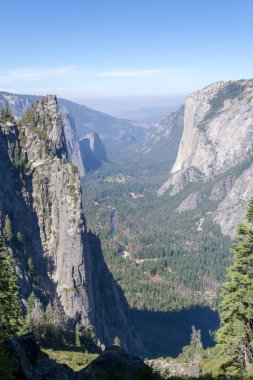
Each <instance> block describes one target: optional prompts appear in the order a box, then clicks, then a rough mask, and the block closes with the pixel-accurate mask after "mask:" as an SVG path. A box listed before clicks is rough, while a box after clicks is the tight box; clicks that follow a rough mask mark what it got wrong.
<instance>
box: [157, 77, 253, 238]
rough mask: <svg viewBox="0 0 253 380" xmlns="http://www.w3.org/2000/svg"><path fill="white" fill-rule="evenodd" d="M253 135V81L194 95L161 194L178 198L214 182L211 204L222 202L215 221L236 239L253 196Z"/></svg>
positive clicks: (227, 84) (221, 85) (218, 85)
mask: <svg viewBox="0 0 253 380" xmlns="http://www.w3.org/2000/svg"><path fill="white" fill-rule="evenodd" d="M252 135H253V81H252V80H241V81H228V82H218V83H214V84H212V85H210V86H208V87H206V88H204V89H203V90H201V91H198V92H196V93H194V94H192V95H190V96H189V97H188V98H187V100H186V104H185V113H184V131H183V135H182V139H181V142H180V146H179V150H178V155H177V159H176V161H175V163H174V165H173V168H172V170H171V173H170V176H169V179H168V181H167V182H166V183H165V184H164V185H163V186H162V187H161V188H160V190H159V191H158V195H162V194H163V193H164V192H165V191H167V190H169V191H170V194H171V195H175V194H177V193H178V192H180V191H181V190H183V189H184V188H185V187H186V186H187V185H188V184H190V183H192V182H200V181H202V182H209V181H210V182H213V189H212V194H211V195H210V199H211V200H216V201H219V202H221V204H220V205H219V208H218V211H217V213H216V214H215V220H216V221H217V222H219V224H220V225H221V227H222V230H223V232H224V233H228V234H233V232H234V226H235V225H236V223H238V222H239V220H240V218H241V217H242V215H243V214H244V212H245V205H246V203H247V201H248V199H249V196H250V195H252V185H251V179H250V177H251V176H250V172H251V170H252V169H251V170H250V169H249V166H250V164H251V162H252V153H253V146H252ZM217 179H219V180H218V181H217ZM240 187H241V191H240V190H239V189H240ZM232 210H233V211H232Z"/></svg>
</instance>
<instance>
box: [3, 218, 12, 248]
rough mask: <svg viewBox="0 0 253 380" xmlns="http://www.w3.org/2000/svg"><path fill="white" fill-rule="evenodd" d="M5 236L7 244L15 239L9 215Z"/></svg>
mask: <svg viewBox="0 0 253 380" xmlns="http://www.w3.org/2000/svg"><path fill="white" fill-rule="evenodd" d="M3 235H4V238H5V240H6V241H7V242H10V241H11V240H12V239H13V233H12V226H11V220H10V218H9V216H8V215H6V217H5V221H4V228H3Z"/></svg>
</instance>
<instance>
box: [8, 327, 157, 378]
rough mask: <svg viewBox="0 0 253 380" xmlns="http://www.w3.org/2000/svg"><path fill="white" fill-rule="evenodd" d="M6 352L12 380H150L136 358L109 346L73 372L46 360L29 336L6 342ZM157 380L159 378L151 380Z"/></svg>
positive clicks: (118, 348)
mask: <svg viewBox="0 0 253 380" xmlns="http://www.w3.org/2000/svg"><path fill="white" fill-rule="evenodd" d="M5 348H6V351H7V352H8V354H9V355H10V356H11V358H12V359H13V360H15V371H14V373H13V375H14V379H15V380H88V379H94V380H96V379H97V380H100V379H108V380H109V379H120V378H121V376H124V379H125V378H126V379H129V380H131V379H132V380H134V379H137V378H139V376H140V375H142V377H141V378H143V379H144V378H145V379H146V378H147V379H151V378H153V377H151V376H152V370H151V369H150V368H149V367H148V366H147V365H145V364H144V362H143V361H142V360H141V359H140V358H138V357H137V356H131V355H129V354H128V353H127V352H126V351H125V350H124V349H123V348H121V347H118V346H115V345H114V346H110V347H108V348H107V349H106V350H105V351H104V352H102V353H101V354H100V355H99V356H98V357H97V358H96V359H95V360H93V361H92V362H91V363H90V364H89V365H88V366H87V367H85V368H84V369H82V370H81V371H79V372H74V371H73V370H72V369H71V368H69V367H68V366H67V365H66V364H60V363H57V362H56V361H54V360H52V359H49V357H48V355H47V354H45V353H44V352H42V351H41V350H40V347H39V345H38V343H37V342H36V338H35V336H34V335H33V334H32V333H28V334H26V335H23V336H20V337H18V338H15V339H12V340H9V341H7V342H6V343H5ZM154 378H155V379H158V378H159V377H158V376H156V377H155V376H154Z"/></svg>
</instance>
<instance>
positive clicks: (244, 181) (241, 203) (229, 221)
mask: <svg viewBox="0 0 253 380" xmlns="http://www.w3.org/2000/svg"><path fill="white" fill-rule="evenodd" d="M252 178H253V164H252V165H251V166H250V167H249V168H248V169H246V170H245V171H243V173H242V174H241V175H240V176H239V177H238V178H237V180H236V181H235V182H234V184H233V186H232V188H231V190H230V191H229V192H228V193H227V196H226V197H225V198H224V199H223V201H222V202H221V203H220V204H219V207H218V209H217V211H216V212H215V214H214V220H215V221H216V222H217V223H219V224H220V226H221V230H222V232H223V233H224V234H225V235H230V236H234V235H235V233H236V225H237V224H238V223H239V222H243V221H244V220H243V217H244V215H245V213H246V209H247V204H248V201H249V199H250V197H251V196H252V195H253V181H252Z"/></svg>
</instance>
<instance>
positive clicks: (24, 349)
mask: <svg viewBox="0 0 253 380" xmlns="http://www.w3.org/2000/svg"><path fill="white" fill-rule="evenodd" d="M6 349H7V351H8V353H9V354H10V356H11V358H12V359H14V360H15V372H14V379H16V380H21V379H24V380H78V379H79V377H78V375H77V374H76V373H75V372H74V371H73V370H72V369H71V368H69V367H68V366H66V365H64V364H59V363H56V362H55V361H54V360H51V359H49V357H48V356H47V355H46V354H45V353H44V352H42V351H41V350H40V347H39V345H38V343H37V342H36V339H35V336H34V335H33V334H32V333H29V334H26V335H23V336H21V337H19V338H16V339H12V340H10V341H8V342H6Z"/></svg>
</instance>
